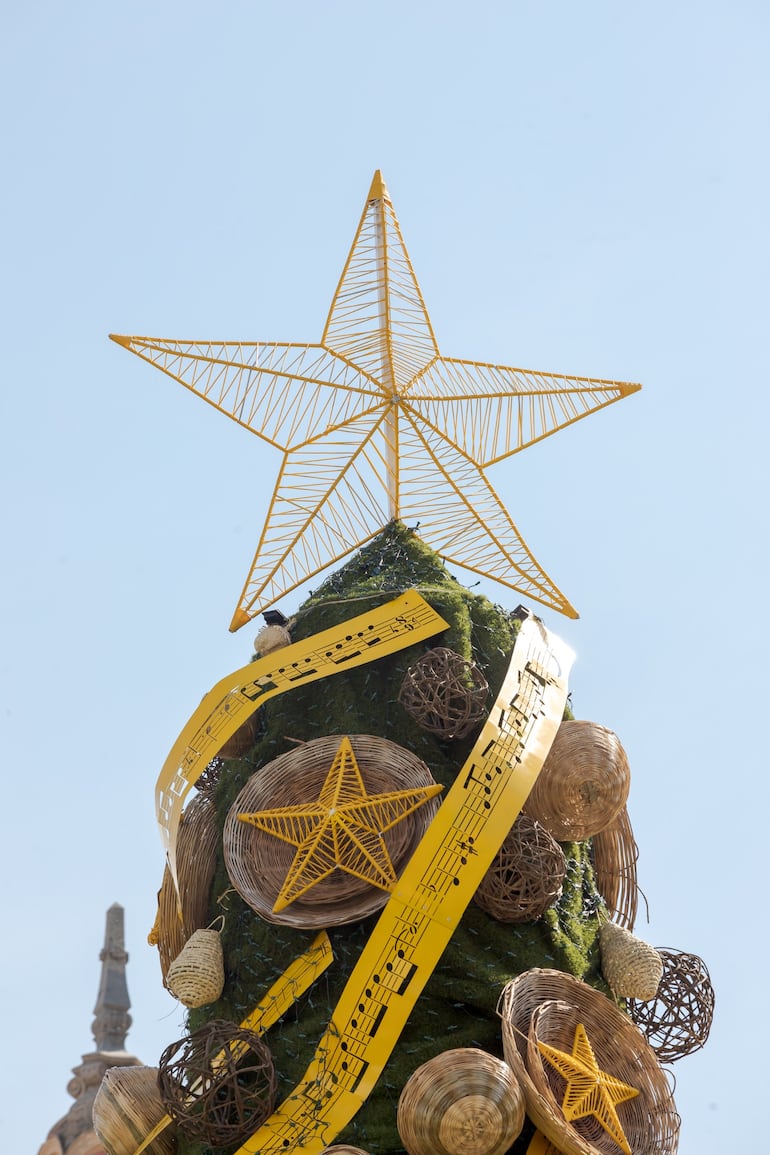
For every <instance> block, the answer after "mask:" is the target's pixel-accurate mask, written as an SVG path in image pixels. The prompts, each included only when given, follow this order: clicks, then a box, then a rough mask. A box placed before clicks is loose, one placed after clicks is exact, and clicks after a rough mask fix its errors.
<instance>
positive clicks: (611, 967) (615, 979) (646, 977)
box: [599, 922, 663, 1000]
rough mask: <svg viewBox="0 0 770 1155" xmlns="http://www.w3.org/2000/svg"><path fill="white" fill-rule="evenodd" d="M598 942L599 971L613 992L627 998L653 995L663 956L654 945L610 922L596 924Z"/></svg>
mask: <svg viewBox="0 0 770 1155" xmlns="http://www.w3.org/2000/svg"><path fill="white" fill-rule="evenodd" d="M599 946H600V949H601V955H602V974H603V975H604V977H605V978H606V980H607V982H608V983H609V985H610V986H611V988H612V990H613V992H614V994H616V995H620V996H621V997H622V998H629V999H642V1000H646V999H654V998H655V994H656V992H657V990H658V984H659V983H660V979H661V975H662V974H663V960H662V959H661V957H660V955H659V954H658V952H657V951H656V950H655V947H654V946H650V944H649V943H648V942H644V941H643V940H642V939H640V938H637V937H636V935H634V934H631V931H630V930H626V929H625V927H622V926H616V925H615V923H612V922H605V923H604V924H603V925H602V926H601V927H600V928H599Z"/></svg>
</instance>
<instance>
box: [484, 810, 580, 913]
mask: <svg viewBox="0 0 770 1155" xmlns="http://www.w3.org/2000/svg"><path fill="white" fill-rule="evenodd" d="M566 873H567V860H566V858H565V857H564V851H563V850H562V848H561V847H560V846H559V844H558V842H557V841H556V840H555V839H554V838H552V837H551V835H550V834H549V833H548V831H547V830H546V829H545V828H544V827H543V826H541V825H540V823H539V822H536V821H535V820H534V818H530V817H529V815H528V814H520V815H519V817H518V818H517V819H516V821H515V822H514V824H513V826H512V827H511V829H510V831H509V832H508V834H507V835H506V837H505V841H504V842H503V844H502V846H501V847H500V849H499V850H498V852H497V854H496V855H495V857H494V859H493V860H492V863H491V865H490V867H489V869H488V870H487V873H486V874H485V875H484V877H483V879H482V880H481V884H480V886H479V888H478V890H477V891H476V894H475V895H474V901H475V902H476V904H477V905H478V906H480V907H481V909H482V910H485V911H486V912H487V914H489V915H491V916H492V918H494V919H497V921H498V922H534V921H535V920H536V919H538V918H540V916H541V915H542V914H543V913H544V912H545V911H546V910H548V908H549V907H550V906H553V904H554V903H555V902H557V901H558V899H559V898H560V897H561V892H562V886H563V884H564V877H565V875H566Z"/></svg>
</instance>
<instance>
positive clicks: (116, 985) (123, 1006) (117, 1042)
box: [91, 902, 131, 1051]
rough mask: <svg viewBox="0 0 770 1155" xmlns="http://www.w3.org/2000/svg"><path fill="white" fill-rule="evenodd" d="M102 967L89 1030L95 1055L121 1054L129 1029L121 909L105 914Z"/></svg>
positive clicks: (101, 956)
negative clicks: (104, 1052)
mask: <svg viewBox="0 0 770 1155" xmlns="http://www.w3.org/2000/svg"><path fill="white" fill-rule="evenodd" d="M99 958H100V959H101V963H102V977H101V982H100V983H99V994H98V995H97V997H96V1006H95V1007H94V1021H93V1023H92V1024H91V1030H92V1031H93V1033H94V1042H95V1043H96V1049H97V1050H98V1051H123V1050H125V1046H126V1035H127V1034H128V1031H129V1028H130V1026H131V1016H130V1014H129V1013H128V1008H129V1007H130V1006H131V1000H130V999H129V997H128V985H127V983H126V963H127V962H128V955H127V954H126V949H125V934H124V930H123V907H122V906H120V905H119V904H118V903H117V902H115V903H113V904H112V906H111V907H110V909H109V910H108V911H107V925H106V929H105V932H104V948H103V949H102V951H101V954H100V955H99Z"/></svg>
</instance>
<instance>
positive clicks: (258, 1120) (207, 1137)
mask: <svg viewBox="0 0 770 1155" xmlns="http://www.w3.org/2000/svg"><path fill="white" fill-rule="evenodd" d="M158 1090H159V1092H160V1097H161V1099H162V1101H163V1105H164V1107H165V1109H166V1111H167V1112H168V1114H169V1115H170V1116H171V1117H172V1119H174V1120H175V1121H176V1123H177V1125H178V1126H179V1129H180V1130H181V1131H182V1132H183V1133H184V1134H185V1135H186V1136H187V1138H188V1139H190V1140H191V1141H192V1142H194V1143H205V1144H208V1145H209V1146H210V1147H229V1146H230V1145H233V1146H234V1145H235V1144H236V1143H240V1142H241V1141H242V1140H244V1139H246V1138H247V1136H249V1135H251V1134H252V1132H253V1131H255V1130H256V1129H257V1128H258V1127H259V1126H261V1124H262V1123H263V1122H264V1121H265V1119H266V1118H267V1117H268V1115H269V1114H270V1112H271V1111H272V1110H273V1107H274V1105H275V1100H276V1094H277V1081H276V1076H275V1070H274V1068H273V1060H272V1057H271V1055H270V1051H269V1050H268V1048H267V1045H266V1044H265V1043H264V1042H263V1041H262V1039H261V1038H260V1037H259V1035H258V1034H256V1033H255V1032H254V1031H248V1030H245V1029H244V1028H243V1027H239V1026H237V1025H236V1024H235V1023H228V1022H225V1021H224V1020H221V1019H212V1020H211V1021H210V1022H208V1023H206V1025H205V1026H203V1027H201V1028H200V1029H199V1030H197V1031H194V1032H193V1033H192V1034H190V1035H187V1036H186V1037H185V1038H183V1039H179V1040H178V1041H177V1042H175V1043H171V1045H170V1046H168V1047H166V1049H165V1051H164V1052H163V1054H162V1055H161V1057H160V1061H159V1063H158Z"/></svg>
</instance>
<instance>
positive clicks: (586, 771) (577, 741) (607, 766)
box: [524, 721, 631, 842]
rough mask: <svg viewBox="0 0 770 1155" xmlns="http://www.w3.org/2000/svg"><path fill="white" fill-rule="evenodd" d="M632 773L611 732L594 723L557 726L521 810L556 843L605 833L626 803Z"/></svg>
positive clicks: (575, 722)
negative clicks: (533, 819)
mask: <svg viewBox="0 0 770 1155" xmlns="http://www.w3.org/2000/svg"><path fill="white" fill-rule="evenodd" d="M630 784H631V775H630V772H629V769H628V760H627V758H626V753H625V750H624V749H623V747H622V746H621V744H620V742H619V740H618V737H617V735H616V734H613V732H612V730H607V729H605V727H604V726H599V725H597V723H596V722H577V721H569V722H562V724H561V725H560V726H559V729H558V730H557V731H556V737H555V738H554V740H553V744H552V746H551V749H550V750H549V751H548V757H547V758H546V760H545V762H544V763H543V768H542V770H541V771H540V774H539V775H538V777H537V779H536V781H535V785H534V786H533V787H532V792H531V793H530V795H529V797H528V798H527V801H526V802H525V804H524V812H525V813H526V814H529V815H530V816H531V817H532V818H535V819H537V821H538V822H540V823H541V824H542V825H543V826H544V827H545V828H546V830H548V831H549V832H550V833H551V834H552V835H553V836H554V838H555V839H556V840H557V842H571V841H573V840H574V841H581V840H582V839H585V838H592V837H593V836H594V835H595V834H598V833H599V832H600V831H602V830H605V829H606V828H607V827H608V826H609V825H610V823H611V822H613V821H614V820H615V818H617V816H618V814H619V813H620V811H621V810H622V809H623V807H624V806H625V804H626V799H627V798H628V790H629V786H630Z"/></svg>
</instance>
